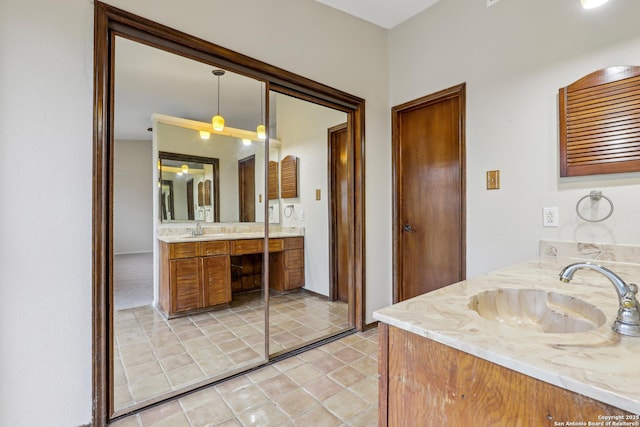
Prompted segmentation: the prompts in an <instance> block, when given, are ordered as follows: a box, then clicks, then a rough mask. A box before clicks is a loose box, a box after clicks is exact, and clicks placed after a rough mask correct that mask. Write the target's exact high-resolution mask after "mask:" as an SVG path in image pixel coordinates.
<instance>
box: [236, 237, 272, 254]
mask: <svg viewBox="0 0 640 427" xmlns="http://www.w3.org/2000/svg"><path fill="white" fill-rule="evenodd" d="M263 248H264V243H263V240H262V239H246V240H232V241H231V255H244V254H259V253H261V252H262V251H263Z"/></svg>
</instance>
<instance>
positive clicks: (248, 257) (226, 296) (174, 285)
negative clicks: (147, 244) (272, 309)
mask: <svg viewBox="0 0 640 427" xmlns="http://www.w3.org/2000/svg"><path fill="white" fill-rule="evenodd" d="M159 246H160V308H161V309H162V311H163V312H164V313H165V314H166V315H167V316H169V317H176V316H179V315H184V314H189V313H193V312H194V311H198V310H205V309H208V308H211V307H215V306H219V305H221V304H227V303H229V302H230V301H231V295H232V291H233V292H240V291H250V290H255V289H260V288H261V287H262V253H263V252H264V239H238V240H230V241H229V240H210V241H198V242H180V243H166V242H162V241H160V242H159ZM232 270H233V281H232ZM269 272H270V273H269V274H270V276H269V277H270V280H269V284H270V287H271V289H274V290H276V291H280V292H284V291H289V290H293V289H297V288H300V287H302V286H304V237H286V238H275V239H269Z"/></svg>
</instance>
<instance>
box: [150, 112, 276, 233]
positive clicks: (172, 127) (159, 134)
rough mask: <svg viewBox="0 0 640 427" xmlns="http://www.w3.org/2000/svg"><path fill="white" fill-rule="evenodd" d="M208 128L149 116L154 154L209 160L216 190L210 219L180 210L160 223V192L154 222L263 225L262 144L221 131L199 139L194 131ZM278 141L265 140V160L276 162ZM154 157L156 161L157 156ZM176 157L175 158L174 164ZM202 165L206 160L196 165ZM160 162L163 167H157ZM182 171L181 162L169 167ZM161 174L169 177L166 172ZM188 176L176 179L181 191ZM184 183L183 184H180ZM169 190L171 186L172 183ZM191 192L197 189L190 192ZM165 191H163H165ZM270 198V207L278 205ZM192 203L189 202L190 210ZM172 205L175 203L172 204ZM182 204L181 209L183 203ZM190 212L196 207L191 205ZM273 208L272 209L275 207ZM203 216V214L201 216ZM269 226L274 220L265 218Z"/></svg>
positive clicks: (243, 133)
mask: <svg viewBox="0 0 640 427" xmlns="http://www.w3.org/2000/svg"><path fill="white" fill-rule="evenodd" d="M203 128H207V129H210V128H211V125H210V124H209V123H204V122H199V121H194V120H186V119H182V118H178V117H171V116H166V115H161V114H153V138H154V141H155V146H156V147H155V151H157V152H158V153H166V152H171V153H179V154H176V155H175V156H174V158H176V156H177V157H179V159H187V158H189V157H199V158H202V156H207V157H206V158H212V159H213V160H212V162H210V163H212V164H213V168H214V175H213V178H212V179H213V180H214V183H215V182H216V181H215V179H216V178H217V179H218V181H217V182H219V185H218V188H217V191H215V190H216V189H214V196H217V198H216V199H215V200H213V201H214V202H217V203H218V206H217V209H213V211H214V214H215V217H214V219H213V220H207V219H203V218H198V217H197V216H195V218H194V217H193V216H192V217H189V216H188V215H187V211H186V207H183V209H182V211H183V213H180V212H178V213H177V214H178V215H180V216H179V217H178V218H176V219H175V220H174V219H165V218H166V217H165V216H164V212H163V211H162V209H164V208H163V203H165V204H166V202H164V201H163V200H162V197H161V196H162V193H161V194H160V200H159V206H160V218H161V219H162V222H193V221H194V220H195V221H205V222H222V223H238V222H263V221H264V200H266V198H265V197H264V183H265V174H264V156H265V154H264V150H265V148H264V145H265V144H264V142H263V141H260V140H258V139H257V136H256V133H255V132H250V131H245V130H241V129H234V128H229V127H227V128H225V133H224V134H220V133H215V132H211V133H210V134H209V136H208V138H207V139H203V138H202V137H201V136H200V129H203ZM278 147H279V142H278V141H277V140H270V141H269V151H270V158H273V159H276V161H277V160H278V158H279V149H278ZM159 157H162V156H161V155H160V154H159ZM179 159H178V160H179ZM201 163H206V162H204V161H203V162H201ZM163 164H164V163H163ZM176 167H177V168H178V169H180V168H181V167H182V163H181V164H179V165H176V166H174V169H173V170H174V171H175V172H180V171H179V170H178V169H175V168H176ZM167 176H171V175H170V173H168V174H167ZM158 178H159V179H160V180H161V181H163V180H165V171H164V170H162V171H161V176H159V177H158ZM190 178H191V177H190V175H189V174H187V175H186V176H184V175H183V176H180V177H179V178H178V181H177V182H179V183H180V185H181V186H182V187H183V188H184V187H185V185H186V182H187V181H188V179H190ZM183 182H184V183H183ZM174 186H175V184H174ZM194 191H197V188H196V189H195V190H194ZM165 193H166V192H165ZM269 200H270V206H272V205H275V204H277V203H279V200H278V199H274V200H271V197H270V198H269ZM197 202H198V200H197V199H196V198H195V196H194V199H193V204H194V206H195V205H197ZM174 203H176V202H175V200H174ZM185 203H186V202H185ZM184 206H186V205H184ZM194 210H195V212H196V213H197V212H198V208H197V207H194ZM276 210H277V209H276ZM204 213H205V214H206V211H205V212H204ZM269 221H270V222H276V223H277V222H278V220H277V217H271V218H270V219H269Z"/></svg>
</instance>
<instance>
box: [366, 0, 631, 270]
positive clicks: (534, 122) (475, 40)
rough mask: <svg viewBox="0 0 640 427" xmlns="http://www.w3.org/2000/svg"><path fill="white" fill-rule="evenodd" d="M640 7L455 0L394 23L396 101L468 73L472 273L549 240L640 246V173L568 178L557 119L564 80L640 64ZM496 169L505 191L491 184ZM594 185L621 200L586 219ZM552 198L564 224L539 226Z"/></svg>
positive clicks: (570, 0)
mask: <svg viewBox="0 0 640 427" xmlns="http://www.w3.org/2000/svg"><path fill="white" fill-rule="evenodd" d="M639 16H640V2H637V1H630V0H627V1H625V0H616V1H611V2H609V3H608V4H606V5H605V6H603V7H602V8H599V9H593V10H589V11H587V10H583V9H582V8H581V7H580V2H579V1H578V0H564V1H558V0H539V1H528V0H504V1H501V2H500V3H497V4H496V5H494V6H492V7H490V8H486V7H485V2H484V1H477V2H476V1H468V0H446V1H440V2H439V3H437V4H436V5H435V6H433V7H432V8H430V9H428V10H427V11H425V12H424V13H422V14H420V15H418V16H416V17H414V18H413V19H412V20H410V21H408V22H406V23H404V24H401V25H399V26H397V27H395V28H394V29H392V30H391V31H390V33H389V52H390V53H389V55H390V58H389V60H390V64H391V65H390V75H391V80H390V81H391V84H390V87H391V93H390V98H391V105H398V104H401V103H403V102H405V101H408V100H411V99H415V98H418V97H420V96H423V95H426V94H429V93H433V92H436V91H438V90H440V89H444V88H447V87H450V86H453V85H455V84H458V83H461V82H466V83H467V128H466V130H467V137H466V147H467V276H468V277H473V276H476V275H479V274H482V273H485V272H487V271H490V270H493V269H495V268H497V267H500V266H504V265H508V264H513V263H514V262H518V261H522V260H525V259H528V258H530V257H532V256H535V255H536V254H537V248H538V247H537V244H538V241H539V240H540V239H542V238H545V239H559V240H570V241H575V240H579V241H589V242H601V243H618V244H640V227H638V226H637V221H638V213H639V211H640V197H638V195H639V194H640V173H632V174H614V175H601V176H596V177H583V178H562V179H561V178H559V167H558V162H559V160H558V150H559V149H558V120H557V116H558V107H557V94H558V89H559V88H560V87H564V86H567V85H568V84H571V83H572V82H574V81H575V80H577V79H579V78H580V77H582V76H584V75H586V74H588V73H590V72H592V71H595V70H598V69H600V68H604V67H608V66H614V65H638V64H640V26H639V25H638V17H639ZM493 169H499V170H500V171H501V189H500V190H498V191H495V190H494V191H487V190H486V189H485V172H486V171H487V170H493ZM367 170H368V171H369V173H371V171H372V170H375V169H372V167H371V165H370V164H367ZM592 189H600V190H602V191H603V192H604V194H605V195H606V196H608V197H610V198H611V199H612V200H613V202H614V204H615V206H616V209H615V213H614V215H613V216H612V217H611V218H610V219H609V220H607V221H606V222H603V223H599V224H588V223H585V222H581V221H579V220H578V219H577V216H576V214H575V205H576V202H577V201H578V199H579V198H580V197H582V196H584V195H586V194H588V193H589V191H590V190H592ZM548 206H556V207H558V208H559V213H560V227H559V228H543V227H542V208H543V207H548ZM367 213H368V216H367V221H369V218H371V210H369V211H368V212H367Z"/></svg>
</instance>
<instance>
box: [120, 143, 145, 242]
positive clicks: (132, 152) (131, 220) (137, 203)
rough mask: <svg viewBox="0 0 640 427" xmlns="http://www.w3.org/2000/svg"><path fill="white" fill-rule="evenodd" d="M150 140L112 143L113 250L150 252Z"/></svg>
mask: <svg viewBox="0 0 640 427" xmlns="http://www.w3.org/2000/svg"><path fill="white" fill-rule="evenodd" d="M152 165H153V163H152V162H151V141H115V150H114V164H113V170H114V181H115V182H114V186H113V233H114V236H113V245H114V248H113V251H114V253H116V254H127V253H140V252H151V251H152V250H153V242H154V239H153V205H152V203H153V200H152V199H153V197H152V196H153V193H152V191H151V189H152V188H153V176H152V172H153V166H152Z"/></svg>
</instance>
